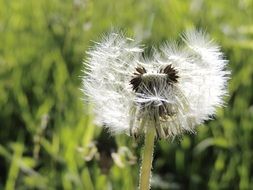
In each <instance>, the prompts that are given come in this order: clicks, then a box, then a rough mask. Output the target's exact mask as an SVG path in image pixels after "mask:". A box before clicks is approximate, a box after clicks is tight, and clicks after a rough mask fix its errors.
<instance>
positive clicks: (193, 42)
mask: <svg viewBox="0 0 253 190" xmlns="http://www.w3.org/2000/svg"><path fill="white" fill-rule="evenodd" d="M182 40H183V42H184V45H181V46H179V45H178V44H177V43H167V44H165V45H163V46H162V47H161V48H160V49H159V50H154V55H153V58H149V59H147V58H145V57H143V51H144V47H143V46H141V45H139V44H138V43H136V42H135V41H134V40H133V39H130V38H127V37H125V36H124V35H123V34H122V33H111V34H109V35H107V36H105V37H104V38H103V39H102V40H101V42H99V43H96V45H95V46H94V47H93V48H91V49H90V50H89V51H88V52H87V54H88V58H87V60H86V61H85V66H86V68H87V69H86V71H85V75H84V77H83V91H84V93H85V96H86V99H88V100H89V101H90V102H92V104H93V105H94V113H95V118H96V122H97V124H98V125H101V126H105V127H107V128H108V129H110V131H111V132H112V133H126V134H129V135H131V136H134V137H135V138H137V137H139V136H140V135H141V134H145V147H144V156H143V163H142V169H141V170H142V171H141V176H140V189H148V188H149V180H150V173H151V172H150V170H151V163H152V154H153V144H154V139H155V137H157V138H158V139H165V138H173V137H176V136H178V135H182V134H183V133H185V132H189V133H194V132H195V127H196V126H197V125H199V124H201V123H203V122H204V121H205V120H208V119H211V118H212V116H213V115H214V114H215V110H216V108H217V107H221V106H223V99H222V98H223V96H224V95H225V94H226V93H227V88H226V84H227V79H228V76H229V72H228V71H227V70H226V65H227V62H228V61H227V60H225V59H224V57H223V53H222V52H221V51H220V48H219V46H217V45H216V44H215V43H214V42H213V41H212V40H211V39H210V38H209V36H207V35H206V34H205V33H204V32H201V31H190V32H186V33H185V34H184V35H182Z"/></svg>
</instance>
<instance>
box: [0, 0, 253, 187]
mask: <svg viewBox="0 0 253 190" xmlns="http://www.w3.org/2000/svg"><path fill="white" fill-rule="evenodd" d="M112 27H116V28H121V29H123V30H125V31H126V32H127V33H128V34H130V35H132V36H136V38H137V39H139V40H142V41H143V43H145V44H146V45H149V46H152V45H154V46H157V45H158V44H160V43H162V42H164V41H165V40H167V39H179V34H180V33H182V32H183V31H185V30H187V29H189V28H193V27H197V28H202V29H204V30H206V31H207V32H208V33H209V34H210V35H211V36H212V37H213V38H214V39H215V40H216V41H217V42H218V43H219V44H220V45H221V48H222V50H223V51H224V52H225V55H226V58H227V59H229V60H230V64H229V69H230V70H231V71H232V78H231V80H230V82H229V94H230V96H229V97H227V98H226V102H227V106H226V108H224V109H219V110H218V111H217V117H216V119H215V120H213V121H209V122H207V123H205V125H203V126H200V127H198V129H197V135H185V136H184V138H183V139H182V140H181V141H161V142H159V143H157V144H156V148H155V155H154V156H155V160H154V163H153V178H152V184H153V185H152V187H153V189H157V190H158V189H243V190H244V189H245V190H246V189H253V82H252V81H253V1H252V0H221V1H214V0H192V1H189V0H188V1H187V0H139V1H138V0H125V1H118V0H95V1H92V0H37V1H35V0H34V1H33V0H0V127H1V128H0V189H7V190H12V189H21V190H23V189H24V190H27V189H49V190H50V189H66V190H68V189H84V190H109V189H123V190H132V189H133V190H134V189H136V187H137V185H138V176H139V174H138V165H139V162H140V159H139V158H140V153H141V142H135V141H133V140H132V139H131V138H130V137H128V136H126V135H119V136H117V137H111V136H110V135H108V133H106V131H102V130H101V128H99V127H97V126H95V125H94V124H93V118H92V114H91V113H92V111H91V108H89V107H88V106H87V105H84V103H83V101H82V98H83V96H82V93H81V91H80V88H81V77H80V76H81V75H82V71H81V70H82V69H84V66H83V65H82V60H83V59H85V56H86V55H85V51H86V50H87V48H89V47H90V46H92V44H93V42H92V40H94V41H96V40H98V39H99V37H100V36H101V34H103V33H104V32H106V31H108V30H110V29H111V28H112Z"/></svg>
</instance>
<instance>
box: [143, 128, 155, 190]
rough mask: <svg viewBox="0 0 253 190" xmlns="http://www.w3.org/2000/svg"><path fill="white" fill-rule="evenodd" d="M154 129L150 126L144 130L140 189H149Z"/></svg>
mask: <svg viewBox="0 0 253 190" xmlns="http://www.w3.org/2000/svg"><path fill="white" fill-rule="evenodd" d="M154 140H155V130H154V129H153V128H151V129H150V130H147V131H146V134H145V145H144V150H143V158H142V166H141V173H140V183H139V185H140V186H139V188H140V190H149V189H150V177H151V168H152V161H153V150H154Z"/></svg>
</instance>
